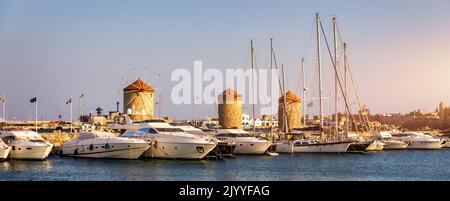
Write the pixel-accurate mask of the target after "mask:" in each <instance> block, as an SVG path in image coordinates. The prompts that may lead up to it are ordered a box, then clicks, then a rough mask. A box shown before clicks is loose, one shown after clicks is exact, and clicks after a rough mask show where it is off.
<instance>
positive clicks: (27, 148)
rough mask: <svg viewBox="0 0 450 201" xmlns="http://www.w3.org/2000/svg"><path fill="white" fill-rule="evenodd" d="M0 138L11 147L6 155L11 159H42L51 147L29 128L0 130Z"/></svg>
mask: <svg viewBox="0 0 450 201" xmlns="http://www.w3.org/2000/svg"><path fill="white" fill-rule="evenodd" d="M0 139H2V140H3V142H4V143H6V144H7V145H8V146H9V147H11V151H10V152H9V155H8V158H11V159H19V160H20V159H24V160H44V159H45V158H47V156H48V155H49V154H50V152H51V150H52V148H53V145H52V144H51V143H50V142H48V141H46V140H44V138H42V136H41V135H39V134H38V133H36V132H34V131H31V130H9V131H0Z"/></svg>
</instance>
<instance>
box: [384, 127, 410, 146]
mask: <svg viewBox="0 0 450 201" xmlns="http://www.w3.org/2000/svg"><path fill="white" fill-rule="evenodd" d="M377 137H378V139H379V140H380V142H382V143H384V148H383V149H384V150H399V149H406V148H407V147H408V146H409V144H408V143H407V142H404V141H401V140H394V139H392V134H391V133H390V132H387V131H380V132H378V134H377Z"/></svg>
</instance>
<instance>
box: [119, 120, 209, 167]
mask: <svg viewBox="0 0 450 201" xmlns="http://www.w3.org/2000/svg"><path fill="white" fill-rule="evenodd" d="M146 126H147V127H144V128H140V129H139V130H137V131H133V129H131V130H130V131H126V132H125V133H124V134H123V135H122V136H123V137H128V138H139V139H145V140H147V141H149V142H151V146H150V148H149V149H148V150H147V151H146V152H145V153H144V154H143V156H144V157H146V158H164V159H202V158H203V157H205V156H206V155H207V154H208V153H209V152H211V151H212V150H213V149H214V148H215V147H216V146H217V143H216V142H215V141H214V139H212V138H211V137H208V136H201V135H195V134H190V133H187V132H185V131H183V130H182V129H181V128H177V127H174V126H172V125H170V124H168V123H165V122H148V123H146Z"/></svg>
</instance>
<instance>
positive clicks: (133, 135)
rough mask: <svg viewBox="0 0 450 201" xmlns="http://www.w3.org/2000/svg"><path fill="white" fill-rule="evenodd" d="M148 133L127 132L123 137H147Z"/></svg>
mask: <svg viewBox="0 0 450 201" xmlns="http://www.w3.org/2000/svg"><path fill="white" fill-rule="evenodd" d="M147 134H148V133H147V132H134V131H127V132H125V133H123V134H122V137H145V135H147Z"/></svg>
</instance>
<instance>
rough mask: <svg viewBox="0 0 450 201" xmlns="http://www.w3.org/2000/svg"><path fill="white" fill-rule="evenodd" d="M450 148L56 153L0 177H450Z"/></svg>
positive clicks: (7, 166)
mask: <svg viewBox="0 0 450 201" xmlns="http://www.w3.org/2000/svg"><path fill="white" fill-rule="evenodd" d="M449 167H450V149H441V150H400V151H381V152H375V153H365V154H348V153H345V154H302V153H299V154H280V155H279V156H265V155H260V156H235V157H234V158H226V159H225V160H220V161H216V160H197V161H192V160H109V159H83V158H70V157H58V156H50V157H49V158H48V159H47V160H44V161H5V162H0V180H4V181H5V180H6V181H17V180H39V181H61V180H100V181H112V180H126V181H128V180H145V181H171V180H177V181H180V180H183V181H184V180H186V181H191V180H208V181H211V180H212V181H230V180H231V181H233V180H239V181H241V180H242V181H246V180H252V181H253V180H270V181H272V180H275V181H278V180H282V181H284V180H300V181H303V180H314V181H316V180H401V181H403V180H450V168H449Z"/></svg>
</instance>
